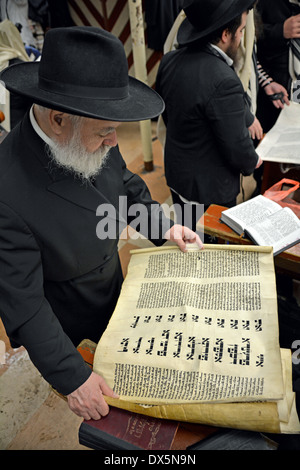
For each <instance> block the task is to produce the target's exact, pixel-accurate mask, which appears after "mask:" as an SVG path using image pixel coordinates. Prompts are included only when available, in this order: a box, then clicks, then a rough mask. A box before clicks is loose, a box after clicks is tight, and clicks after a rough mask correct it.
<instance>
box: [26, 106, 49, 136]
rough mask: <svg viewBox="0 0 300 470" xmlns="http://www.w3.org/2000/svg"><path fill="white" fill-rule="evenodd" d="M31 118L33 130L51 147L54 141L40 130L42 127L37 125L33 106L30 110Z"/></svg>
mask: <svg viewBox="0 0 300 470" xmlns="http://www.w3.org/2000/svg"><path fill="white" fill-rule="evenodd" d="M29 117H30V122H31V125H32V127H33V129H34V130H35V132H36V133H37V134H38V135H39V136H40V138H41V139H43V141H44V142H46V144H48V145H51V142H52V140H51V139H50V137H48V136H47V135H46V134H45V132H44V131H43V130H42V129H41V128H40V126H39V125H38V123H37V120H36V119H35V116H34V112H33V106H31V108H30V112H29Z"/></svg>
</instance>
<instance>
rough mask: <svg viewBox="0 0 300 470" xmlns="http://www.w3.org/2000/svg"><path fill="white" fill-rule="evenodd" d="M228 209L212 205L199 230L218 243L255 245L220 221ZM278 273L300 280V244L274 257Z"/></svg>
mask: <svg viewBox="0 0 300 470" xmlns="http://www.w3.org/2000/svg"><path fill="white" fill-rule="evenodd" d="M226 209H227V207H223V206H218V205H215V204H212V205H211V206H209V208H208V209H207V211H206V212H205V213H204V214H203V216H202V217H201V218H200V220H199V221H198V223H197V229H198V230H203V232H204V233H206V234H208V235H211V236H214V237H217V238H218V243H224V242H229V243H231V244H235V245H253V243H252V242H251V241H250V240H248V239H245V238H242V237H240V236H239V235H237V234H236V233H235V232H234V231H233V230H231V228H230V227H228V226H227V225H225V224H224V223H223V222H221V221H220V217H221V213H222V211H223V210H226ZM274 263H275V268H276V272H278V273H279V272H280V273H281V274H285V275H288V276H290V277H292V278H293V279H299V280H300V243H298V244H297V245H295V246H293V247H292V248H289V249H288V250H286V251H284V252H282V253H280V254H279V255H277V256H275V257H274Z"/></svg>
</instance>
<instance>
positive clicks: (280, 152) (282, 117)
mask: <svg viewBox="0 0 300 470" xmlns="http://www.w3.org/2000/svg"><path fill="white" fill-rule="evenodd" d="M299 129H300V104H299V103H295V102H293V101H291V102H290V106H285V107H284V108H283V110H282V111H281V112H280V114H279V117H278V119H277V121H276V123H275V125H274V126H273V127H272V129H271V130H270V131H269V132H268V133H267V134H266V136H265V137H264V139H263V140H262V142H261V143H260V144H259V145H258V147H257V149H256V151H257V153H258V155H259V156H260V157H261V158H262V160H264V161H270V162H279V163H290V164H296V165H297V164H298V165H299V164H300V132H299Z"/></svg>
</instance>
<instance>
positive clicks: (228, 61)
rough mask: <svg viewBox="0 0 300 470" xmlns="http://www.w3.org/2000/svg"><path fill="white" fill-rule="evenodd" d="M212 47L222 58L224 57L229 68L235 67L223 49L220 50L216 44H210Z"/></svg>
mask: <svg viewBox="0 0 300 470" xmlns="http://www.w3.org/2000/svg"><path fill="white" fill-rule="evenodd" d="M210 45H211V47H213V48H214V49H216V50H217V51H218V52H219V54H221V56H222V57H224V59H225V60H226V62H227V64H228V65H229V67H231V66H232V65H233V60H232V59H231V58H230V57H229V56H228V55H227V54H226V52H224V51H222V49H220V48H219V47H218V46H216V45H215V44H210Z"/></svg>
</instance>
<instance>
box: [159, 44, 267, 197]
mask: <svg viewBox="0 0 300 470" xmlns="http://www.w3.org/2000/svg"><path fill="white" fill-rule="evenodd" d="M156 89H157V91H158V93H160V95H161V96H162V97H163V99H164V101H165V104H166V109H165V112H164V114H163V118H164V121H165V124H166V126H167V136H166V144H165V172H166V179H167V183H168V185H169V186H170V187H171V188H172V189H174V190H175V191H177V192H178V193H179V194H181V195H182V196H183V197H185V198H186V199H188V200H193V201H197V202H199V203H201V204H205V205H208V204H220V205H222V204H224V203H226V202H229V201H232V200H233V199H234V198H235V197H236V196H237V195H238V193H239V191H240V174H241V173H242V174H244V175H250V174H251V173H252V172H253V170H254V169H255V166H256V164H257V161H258V155H257V154H256V152H255V149H254V146H253V143H252V141H251V139H250V137H249V132H248V129H247V123H246V104H245V95H244V90H243V87H242V84H241V82H240V80H239V78H238V77H237V75H236V73H235V72H234V70H232V69H231V67H229V65H228V64H227V63H226V62H225V60H224V59H223V58H222V57H221V56H219V55H218V54H217V53H216V52H215V50H213V49H210V48H208V47H202V48H182V49H178V50H176V51H172V52H169V53H168V54H166V55H165V56H164V57H163V59H162V61H161V64H160V68H159V71H158V75H157V85H156ZM247 115H248V113H247Z"/></svg>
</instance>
